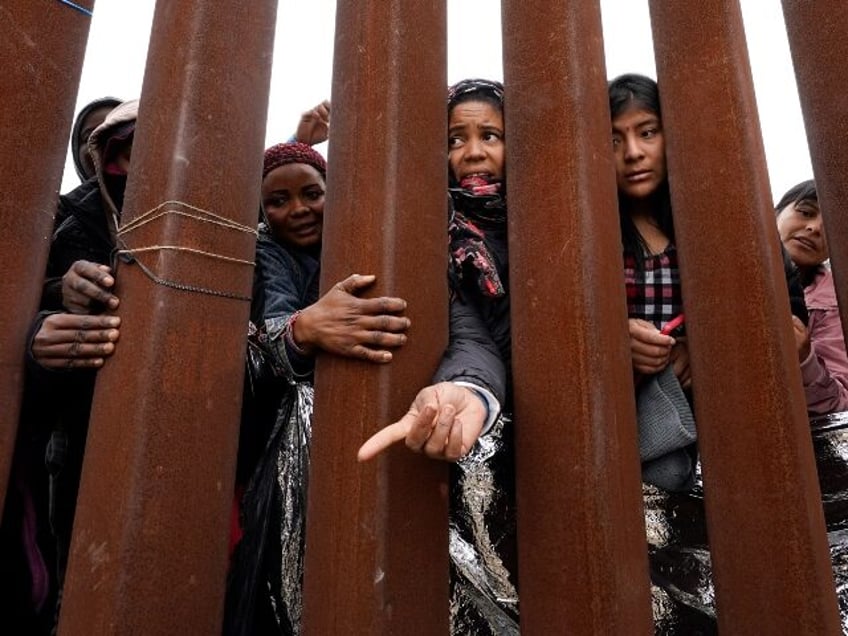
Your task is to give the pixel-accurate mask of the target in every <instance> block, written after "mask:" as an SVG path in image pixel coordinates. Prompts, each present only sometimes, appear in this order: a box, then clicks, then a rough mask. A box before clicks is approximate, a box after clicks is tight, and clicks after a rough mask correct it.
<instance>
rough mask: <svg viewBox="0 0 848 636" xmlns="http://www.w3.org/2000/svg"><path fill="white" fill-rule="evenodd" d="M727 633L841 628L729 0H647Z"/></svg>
mask: <svg viewBox="0 0 848 636" xmlns="http://www.w3.org/2000/svg"><path fill="white" fill-rule="evenodd" d="M650 8H651V18H652V25H653V36H654V46H655V49H656V58H657V73H658V81H659V85H660V91H661V96H662V103H663V124H664V129H665V138H666V143H667V152H668V166H669V175H670V183H671V193H672V202H673V206H674V212H675V217H674V218H675V227H676V231H677V242H678V246H679V254H680V270H681V279H682V284H683V292H684V302H685V307H686V323H687V332H688V335H689V342H690V347H689V350H690V356H691V368H692V376H693V390H694V395H695V415H696V422H697V425H698V437H699V446H700V451H701V459H702V463H703V476H704V495H705V504H706V510H707V523H708V534H709V537H710V545H711V549H712V558H713V573H714V576H715V586H716V603H717V610H718V622H719V630H720V632H721V633H722V634H753V633H762V634H765V633H768V634H799V633H808V634H809V633H815V634H837V633H839V631H840V630H839V615H838V610H837V604H836V597H835V594H834V589H833V576H832V574H831V569H830V559H829V554H828V545H827V540H826V536H825V525H824V518H823V513H822V508H821V503H820V501H821V500H820V494H819V487H818V482H817V478H816V472H815V462H814V457H813V452H812V445H811V440H810V430H809V425H808V423H807V418H806V413H805V404H804V397H803V394H802V391H801V379H800V371H799V366H798V359H797V354H796V352H795V344H794V340H793V337H792V331H791V326H790V323H789V302H788V298H787V292H786V283H785V280H784V277H783V272H782V263H781V259H780V254H779V249H778V242H777V235H776V232H775V226H774V212H773V210H772V202H771V196H770V192H769V185H768V180H767V176H766V167H765V158H764V153H763V147H762V140H761V138H760V131H759V120H758V118H757V110H756V104H755V100H754V92H753V86H752V81H751V73H750V68H749V66H748V56H747V51H746V48H745V39H744V31H743V26H742V17H741V14H740V10H739V6H738V3H737V2H736V0H722V1H719V2H712V3H703V2H699V1H697V0H686V1H680V2H675V3H667V2H660V1H658V0H652V1H651V3H650Z"/></svg>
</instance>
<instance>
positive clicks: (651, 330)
mask: <svg viewBox="0 0 848 636" xmlns="http://www.w3.org/2000/svg"><path fill="white" fill-rule="evenodd" d="M627 322H628V325H629V327H630V355H631V356H632V358H633V368H634V369H636V371H638V372H639V373H644V374H648V375H650V374H653V373H659V372H660V371H662V370H663V369H665V367H666V366H667V365H668V362H669V356H670V355H671V348H672V347H673V346H674V342H675V340H674V338H672V337H671V336H667V335H665V334H662V333H660V331H659V329H657V328H656V327H655V326H654V325H653V324H652V323H650V322H648V321H647V320H640V319H638V318H630V319H629V320H628V321H627Z"/></svg>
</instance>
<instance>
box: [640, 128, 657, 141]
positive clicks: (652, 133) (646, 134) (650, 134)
mask: <svg viewBox="0 0 848 636" xmlns="http://www.w3.org/2000/svg"><path fill="white" fill-rule="evenodd" d="M658 132H659V129H658V128H644V129H642V132H641V135H642V139H653V138H654V137H656V136H657V133H658Z"/></svg>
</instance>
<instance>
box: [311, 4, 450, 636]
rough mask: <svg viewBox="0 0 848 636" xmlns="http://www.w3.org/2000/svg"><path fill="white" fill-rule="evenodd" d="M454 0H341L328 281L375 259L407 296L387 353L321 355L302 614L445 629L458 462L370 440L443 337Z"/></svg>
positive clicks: (341, 628) (387, 290) (382, 287)
mask: <svg viewBox="0 0 848 636" xmlns="http://www.w3.org/2000/svg"><path fill="white" fill-rule="evenodd" d="M446 57H447V55H446V7H445V2H444V0H421V1H418V2H407V1H405V0H404V1H401V0H390V1H383V0H381V1H379V2H374V1H370V0H359V1H354V0H350V1H346V2H339V4H338V7H337V16H336V43H335V65H334V69H333V93H332V102H333V123H332V134H333V138H332V142H331V144H330V154H329V166H330V168H329V176H328V178H329V183H328V192H327V203H326V205H327V210H326V213H325V216H324V219H325V220H324V249H323V253H324V262H323V265H322V279H321V286H322V289H324V290H326V289H328V288H329V286H330V285H332V284H334V283H336V282H338V281H339V280H341V279H343V278H345V277H347V276H348V275H350V274H352V273H373V274H376V275H377V284H376V285H375V288H374V289H373V294H375V295H396V296H401V297H403V298H405V299H406V300H407V301H408V303H409V309H408V310H407V312H406V315H407V316H409V318H410V319H411V321H412V327H411V330H410V332H409V342H408V344H407V345H406V346H405V347H404V348H403V349H401V350H399V351H398V352H397V353H395V356H394V360H393V362H392V363H391V364H390V365H388V366H374V365H369V364H367V363H364V362H361V361H357V360H350V359H342V358H335V357H332V358H331V357H327V358H322V359H319V360H318V368H317V372H316V387H315V398H316V403H315V421H314V428H313V449H312V469H311V473H310V480H309V488H310V490H309V516H308V521H307V541H306V564H305V588H304V630H305V633H308V634H341V633H363V634H366V633H367V634H390V633H391V634H396V633H405V634H440V633H442V634H443V633H447V629H448V542H447V531H448V526H447V474H448V471H447V465H445V464H443V463H440V462H435V461H432V460H428V459H425V458H424V457H423V456H417V455H413V454H412V453H410V452H409V451H408V450H407V449H406V448H405V447H404V446H403V445H400V447H399V448H395V449H393V450H391V451H389V452H388V454H387V455H386V456H385V457H382V458H378V459H377V460H376V461H372V462H370V463H366V464H358V463H357V461H356V451H357V448H358V447H359V445H360V444H361V443H362V442H363V441H364V440H365V439H367V438H368V437H369V436H370V435H371V434H372V433H373V432H375V431H376V430H377V428H378V427H380V426H385V425H386V424H388V423H390V422H392V421H394V420H395V419H398V418H399V417H400V416H401V415H403V414H404V413H405V412H406V410H407V409H408V408H409V404H410V403H411V401H412V399H413V398H414V397H415V394H416V393H417V391H418V390H419V389H420V388H422V387H423V386H425V385H426V384H429V382H430V379H431V377H432V375H433V373H434V371H435V370H436V367H437V364H438V361H439V359H440V357H441V354H442V352H443V351H444V348H445V346H446V344H447V289H446V269H445V268H446V263H447V216H446V208H445V206H446V191H447V190H446V188H447V157H446V141H445V140H446V138H447V133H446V131H447V124H446V115H445V113H446V107H445V102H446V92H445V91H446V85H445V77H446Z"/></svg>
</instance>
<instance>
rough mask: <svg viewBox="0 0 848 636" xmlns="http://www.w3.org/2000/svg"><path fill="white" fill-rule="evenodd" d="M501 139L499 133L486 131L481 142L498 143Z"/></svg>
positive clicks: (501, 136)
mask: <svg viewBox="0 0 848 636" xmlns="http://www.w3.org/2000/svg"><path fill="white" fill-rule="evenodd" d="M502 138H503V135H501V134H500V133H499V132H497V131H495V130H487V131H486V132H484V133H483V141H488V142H492V141H500V140H501V139H502Z"/></svg>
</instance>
